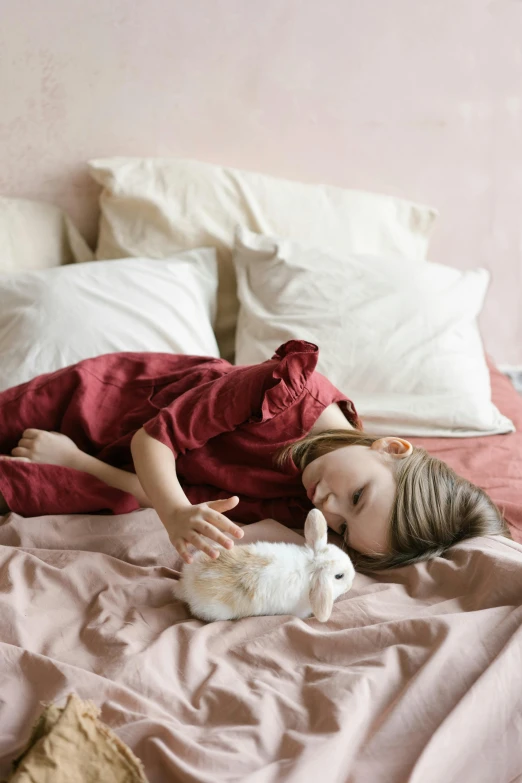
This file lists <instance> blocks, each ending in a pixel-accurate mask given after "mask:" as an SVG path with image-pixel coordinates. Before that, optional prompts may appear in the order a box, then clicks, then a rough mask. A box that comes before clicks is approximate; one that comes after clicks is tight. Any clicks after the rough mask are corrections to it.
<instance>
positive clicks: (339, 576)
mask: <svg viewBox="0 0 522 783" xmlns="http://www.w3.org/2000/svg"><path fill="white" fill-rule="evenodd" d="M343 576H344V574H336V575H335V578H336V579H342V578H343Z"/></svg>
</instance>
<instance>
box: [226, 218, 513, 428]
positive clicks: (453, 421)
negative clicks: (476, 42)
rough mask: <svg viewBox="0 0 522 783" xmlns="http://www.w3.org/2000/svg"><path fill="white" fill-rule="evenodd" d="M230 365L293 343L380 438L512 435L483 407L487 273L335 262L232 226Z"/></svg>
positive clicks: (352, 258)
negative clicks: (300, 343) (236, 309)
mask: <svg viewBox="0 0 522 783" xmlns="http://www.w3.org/2000/svg"><path fill="white" fill-rule="evenodd" d="M234 262H235V265H236V271H237V277H238V284H239V300H240V302H241V309H240V313H239V321H238V330H237V339H236V361H237V363H238V364H251V363H254V362H259V361H262V360H264V359H268V358H269V357H270V356H271V355H272V354H273V353H274V350H275V349H276V348H277V346H279V345H280V344H281V343H283V342H285V341H286V340H289V339H292V338H299V339H304V340H309V341H311V342H313V343H316V344H317V345H318V346H319V349H320V354H319V363H318V368H317V369H318V370H319V371H320V372H322V373H323V374H324V375H326V376H327V377H328V378H329V379H330V381H332V383H334V384H335V385H336V386H337V387H338V388H339V389H340V390H341V391H343V392H344V393H345V394H346V395H347V396H349V397H350V398H351V399H353V401H354V404H355V407H356V408H357V411H358V413H359V415H360V416H361V418H362V420H363V423H364V428H365V430H366V431H368V432H370V433H377V434H381V435H419V436H434V435H437V436H445V437H468V436H472V435H486V434H491V435H492V434H494V433H501V432H511V431H512V430H513V429H514V426H513V424H512V422H511V421H510V420H509V419H507V418H506V417H505V416H502V414H501V413H500V412H499V411H498V410H497V408H496V407H495V406H494V405H493V404H492V402H491V388H490V376H489V371H488V368H487V364H486V359H485V356H484V350H483V347H482V341H481V338H480V334H479V330H478V326H477V321H476V319H477V316H478V315H479V313H480V310H481V308H482V305H483V302H484V297H485V294H486V290H487V287H488V282H489V273H488V272H487V271H486V270H485V269H473V270H470V271H467V272H461V271H459V270H457V269H453V268H451V267H447V266H443V265H441V264H434V263H430V262H428V261H426V262H425V263H423V264H416V263H415V262H412V261H411V260H408V259H393V258H385V257H379V256H368V255H355V254H354V255H346V256H345V257H344V258H343V259H342V260H340V259H338V258H336V257H335V256H332V255H329V254H327V253H325V252H324V251H322V250H313V249H310V248H307V247H304V246H302V245H299V244H297V243H295V242H291V241H289V240H280V239H274V238H269V237H264V236H259V235H257V234H253V233H252V232H251V231H248V230H247V229H244V228H240V229H238V233H237V239H236V248H235V253H234Z"/></svg>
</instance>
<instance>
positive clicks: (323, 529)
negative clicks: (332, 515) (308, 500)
mask: <svg viewBox="0 0 522 783" xmlns="http://www.w3.org/2000/svg"><path fill="white" fill-rule="evenodd" d="M327 532H328V525H327V524H326V519H325V518H324V516H323V515H322V514H321V512H320V511H319V509H318V508H313V509H312V510H311V511H310V512H309V514H308V516H307V517H306V522H305V526H304V534H305V541H306V543H307V544H308V546H310V547H312V549H313V550H314V552H317V551H318V550H320V549H324V547H325V546H326V545H327V543H328V536H327Z"/></svg>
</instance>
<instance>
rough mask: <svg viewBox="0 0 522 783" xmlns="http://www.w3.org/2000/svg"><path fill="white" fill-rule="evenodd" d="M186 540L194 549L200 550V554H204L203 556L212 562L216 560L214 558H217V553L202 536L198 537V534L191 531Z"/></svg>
mask: <svg viewBox="0 0 522 783" xmlns="http://www.w3.org/2000/svg"><path fill="white" fill-rule="evenodd" d="M188 540H189V542H190V543H191V544H192V546H195V547H196V549H200V550H201V551H202V552H205V554H207V555H209V557H211V558H212V559H213V560H216V558H218V557H219V551H218V550H217V549H216V548H215V547H213V546H212V545H211V544H210V543H207V542H206V541H205V539H204V538H203V536H200V535H199V533H196V531H195V530H192V531H191V532H190V533H189V535H188Z"/></svg>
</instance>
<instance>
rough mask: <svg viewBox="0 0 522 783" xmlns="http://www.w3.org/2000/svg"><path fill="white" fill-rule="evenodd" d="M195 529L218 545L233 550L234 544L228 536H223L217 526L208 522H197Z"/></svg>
mask: <svg viewBox="0 0 522 783" xmlns="http://www.w3.org/2000/svg"><path fill="white" fill-rule="evenodd" d="M194 529H195V531H196V532H197V533H199V534H200V535H202V536H206V537H207V538H210V539H211V540H212V541H216V543H218V544H221V546H224V547H225V548H226V549H232V547H233V546H234V542H233V541H231V540H230V538H227V536H225V535H223V533H221V531H219V530H218V529H217V527H216V526H215V525H213V524H212V523H210V522H207V521H206V520H205V521H203V520H202V521H201V522H197V523H196V526H195V528H194Z"/></svg>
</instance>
